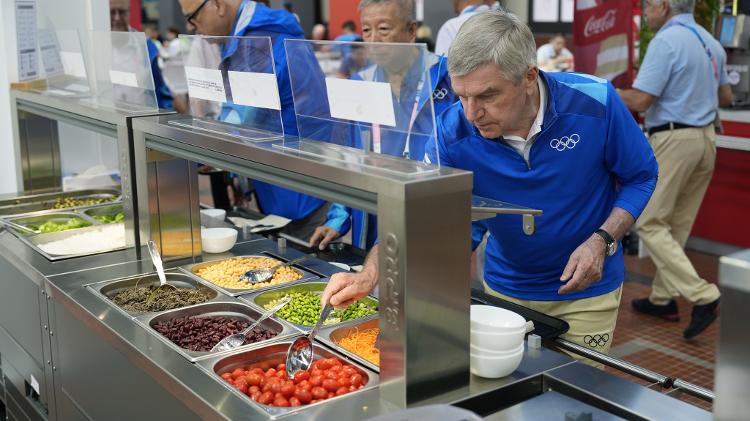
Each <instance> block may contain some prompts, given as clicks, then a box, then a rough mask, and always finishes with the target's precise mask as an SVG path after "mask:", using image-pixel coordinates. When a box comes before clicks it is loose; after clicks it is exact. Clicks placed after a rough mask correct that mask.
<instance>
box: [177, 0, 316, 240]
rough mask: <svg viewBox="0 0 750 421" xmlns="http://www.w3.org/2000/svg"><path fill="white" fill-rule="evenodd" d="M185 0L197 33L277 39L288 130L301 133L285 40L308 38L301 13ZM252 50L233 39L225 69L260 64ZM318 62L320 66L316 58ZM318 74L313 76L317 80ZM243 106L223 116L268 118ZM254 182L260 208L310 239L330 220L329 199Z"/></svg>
mask: <svg viewBox="0 0 750 421" xmlns="http://www.w3.org/2000/svg"><path fill="white" fill-rule="evenodd" d="M179 1H180V5H181V7H182V11H183V13H184V15H185V18H186V20H187V21H188V23H190V24H192V25H193V26H195V28H196V32H197V33H199V34H201V35H206V36H212V35H213V36H237V37H241V36H256V37H270V38H271V44H272V54H273V59H274V65H275V73H276V80H277V82H278V88H279V97H280V99H281V116H282V122H283V126H284V133H285V134H286V135H292V136H296V135H297V134H298V132H297V119H296V116H295V112H294V99H293V97H292V89H291V84H290V80H289V71H288V66H287V57H286V53H285V50H284V40H286V39H302V38H304V33H303V31H302V27H300V25H299V22H297V20H296V19H295V17H294V16H293V15H292V14H290V13H289V12H287V11H285V10H274V9H270V8H268V7H266V6H265V5H263V4H261V3H259V2H255V1H249V0H179ZM248 52H252V50H251V49H249V48H238V45H237V42H236V41H234V42H231V41H230V42H227V43H226V44H225V45H224V48H223V51H222V63H221V65H220V68H221V69H222V71H229V70H236V71H252V70H253V69H252V66H254V65H255V64H257V61H258V60H257V59H256V58H255V57H252V56H251V55H248V54H247V53H248ZM265 62H268V60H265ZM312 64H315V65H316V66H317V62H315V61H313V62H312ZM311 70H314V68H311ZM256 71H257V70H256ZM317 79H318V78H311V80H312V81H315V80H317ZM319 79H320V80H321V81H322V80H323V79H322V78H319ZM310 89H311V90H316V91H318V92H321V91H324V90H325V88H324V87H322V86H320V87H317V86H315V85H311V86H310ZM242 111H243V110H242V107H237V106H233V105H231V104H227V105H226V106H225V107H224V109H223V110H222V115H221V116H220V118H221V119H222V120H224V121H228V122H234V123H241V122H246V119H247V118H254V119H258V120H259V121H260V120H262V119H263V116H262V114H263V113H260V114H258V113H255V114H254V115H252V116H249V117H248V116H247V115H246V114H245V113H243V112H242ZM253 184H254V187H255V194H256V197H257V198H258V204H259V206H260V210H261V211H262V212H263V213H265V214H274V215H279V216H283V217H285V218H289V219H291V220H292V223H291V224H290V225H289V226H287V227H286V228H285V230H286V232H287V233H289V234H291V235H293V236H295V237H298V238H301V239H303V240H307V239H308V238H309V237H310V235H311V234H312V233H313V231H314V230H315V227H317V226H319V225H320V224H322V223H323V221H325V217H326V212H327V207H326V206H324V205H325V203H326V202H325V201H323V200H321V199H318V198H315V197H312V196H308V195H305V194H302V193H298V192H295V191H292V190H288V189H285V188H282V187H278V186H274V185H271V184H268V183H265V182H261V181H254V182H253Z"/></svg>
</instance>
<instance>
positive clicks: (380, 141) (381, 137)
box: [310, 0, 458, 250]
mask: <svg viewBox="0 0 750 421" xmlns="http://www.w3.org/2000/svg"><path fill="white" fill-rule="evenodd" d="M359 8H360V20H361V22H362V35H363V37H364V38H363V39H364V41H366V42H387V43H410V44H411V43H414V42H415V41H416V38H417V21H416V12H415V9H416V7H415V4H414V0H362V1H361V2H360V4H359ZM385 52H387V53H388V54H384V53H385ZM375 61H376V63H375V64H373V65H372V66H370V67H368V68H366V69H364V70H363V71H361V72H359V73H358V74H356V75H355V76H353V77H352V79H359V80H367V81H375V82H390V83H391V85H392V94H393V104H394V107H396V108H397V109H398V112H397V113H396V117H397V120H398V121H397V122H396V128H395V129H392V130H380V131H376V130H372V127H371V125H368V127H363V125H359V126H358V130H359V132H358V133H355V134H354V135H352V136H351V139H350V140H351V141H352V142H354V144H353V145H351V146H354V147H357V148H362V146H363V145H362V136H363V135H361V133H362V132H367V136H369V137H370V138H372V139H373V142H372V147H371V150H373V151H374V152H377V153H383V154H388V155H394V156H399V157H402V156H406V157H408V158H411V159H417V160H421V159H422V158H423V157H424V146H425V144H426V143H427V142H428V140H430V137H429V136H425V135H424V134H425V133H432V132H433V125H434V120H433V108H434V115H438V114H440V113H441V112H442V111H443V110H445V109H446V108H448V107H449V106H450V105H452V104H453V103H454V102H456V101H457V99H458V98H457V97H456V95H455V94H454V93H453V91H452V90H451V82H450V76H449V75H448V64H447V60H446V58H445V57H444V56H437V55H435V54H432V53H428V52H424V51H423V50H418V49H416V48H413V49H412V48H411V47H406V46H404V47H399V46H395V45H394V46H393V47H392V48H390V50H389V51H388V50H385V49H384V50H382V51H381V57H377V56H376V57H375ZM427 69H429V71H427ZM427 73H429V78H430V82H431V86H430V84H427V83H425V79H426V76H425V75H426V74H427ZM393 85H397V86H393ZM430 95H432V99H433V107H432V108H431V107H429V106H425V104H428V103H429V99H430ZM407 139H408V142H407ZM433 141H434V138H433ZM349 229H351V230H352V244H353V245H354V246H356V247H359V248H361V249H369V248H371V247H372V246H373V244H374V243H375V239H376V236H377V232H378V229H377V219H376V217H375V215H372V214H368V213H365V212H363V211H361V210H359V209H352V208H349V207H346V206H344V205H340V204H333V205H332V206H331V209H330V210H329V212H328V218H327V220H326V223H325V225H324V226H321V227H318V229H316V230H315V234H313V236H312V237H311V238H310V246H311V247H314V246H316V245H317V246H319V247H320V249H321V250H322V249H324V248H325V246H326V245H327V244H328V243H329V242H330V241H332V240H334V239H336V238H338V237H340V236H341V235H344V234H346V233H347V232H348V231H349Z"/></svg>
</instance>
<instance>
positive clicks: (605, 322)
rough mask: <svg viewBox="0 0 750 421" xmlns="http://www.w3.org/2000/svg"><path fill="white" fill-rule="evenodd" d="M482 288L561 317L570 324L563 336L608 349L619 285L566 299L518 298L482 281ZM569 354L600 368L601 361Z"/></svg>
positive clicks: (620, 294)
mask: <svg viewBox="0 0 750 421" xmlns="http://www.w3.org/2000/svg"><path fill="white" fill-rule="evenodd" d="M484 290H485V292H486V293H487V294H490V295H494V296H495V297H499V298H502V299H504V300H507V301H510V302H512V303H516V304H519V305H522V306H524V307H527V308H530V309H532V310H536V311H538V312H540V313H544V314H547V315H549V316H552V317H557V318H560V319H563V320H565V321H566V322H568V325H570V328H569V329H568V332H567V333H565V334H564V335H562V338H563V339H567V340H569V341H571V342H575V343H577V344H579V345H581V346H585V347H587V348H591V349H593V350H595V351H599V352H603V353H605V354H606V353H608V352H609V348H610V346H611V345H612V340H613V338H614V332H615V325H616V324H617V310H618V309H619V308H620V297H621V296H622V285H620V287H619V288H617V289H616V290H614V291H612V292H609V293H607V294H604V295H600V296H598V297H591V298H582V299H579V300H567V301H529V300H519V299H517V298H513V297H509V296H507V295H503V294H501V293H499V292H497V291H495V290H493V289H492V288H490V287H489V285H487V284H486V283H485V284H484ZM566 353H567V352H566ZM569 355H571V356H572V357H573V358H575V359H577V360H582V361H583V362H586V363H587V364H590V365H593V366H596V367H603V366H602V365H601V364H597V363H595V362H593V361H591V360H588V359H584V358H583V357H580V356H578V355H576V354H569Z"/></svg>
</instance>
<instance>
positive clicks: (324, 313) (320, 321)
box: [307, 304, 333, 342]
mask: <svg viewBox="0 0 750 421" xmlns="http://www.w3.org/2000/svg"><path fill="white" fill-rule="evenodd" d="M331 311H333V306H332V305H330V304H326V306H325V307H323V311H321V312H320V318H318V322H317V323H315V327H313V330H311V331H310V334H309V335H308V336H307V338H308V339H310V342H312V341H313V338H315V335H317V334H318V331H319V330H320V327H321V326H322V325H323V322H324V321H325V320H326V319H327V318H328V315H329V314H331Z"/></svg>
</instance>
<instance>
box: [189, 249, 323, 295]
mask: <svg viewBox="0 0 750 421" xmlns="http://www.w3.org/2000/svg"><path fill="white" fill-rule="evenodd" d="M281 263H284V261H283V260H279V259H276V258H273V257H269V256H264V255H255V256H237V257H232V258H229V259H223V260H216V261H210V262H203V263H199V264H197V265H195V266H193V267H191V268H190V272H191V273H192V274H193V275H195V276H197V277H199V278H201V279H202V280H204V281H205V282H207V283H209V284H212V285H215V286H216V287H217V288H219V289H220V290H221V291H222V292H224V293H226V294H228V295H231V296H235V297H236V296H238V295H241V294H247V293H248V292H255V291H266V290H268V289H271V288H276V287H278V286H280V285H288V284H293V283H297V282H300V281H303V280H311V279H318V278H319V277H318V276H317V275H315V274H313V273H310V272H308V271H306V270H304V269H301V268H300V267H298V266H296V265H295V266H291V267H283V268H280V269H279V270H277V271H276V273H274V275H273V278H271V280H270V281H268V282H263V283H260V284H256V285H252V284H250V283H249V282H245V281H243V280H241V279H240V278H241V277H242V275H244V274H245V272H247V271H249V270H253V269H262V268H271V267H274V266H276V265H279V264H281Z"/></svg>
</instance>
